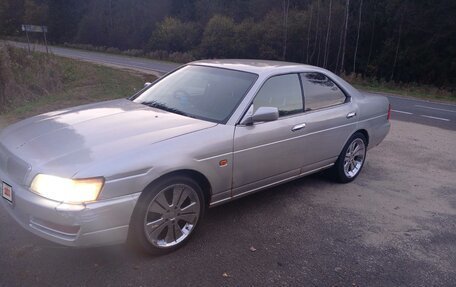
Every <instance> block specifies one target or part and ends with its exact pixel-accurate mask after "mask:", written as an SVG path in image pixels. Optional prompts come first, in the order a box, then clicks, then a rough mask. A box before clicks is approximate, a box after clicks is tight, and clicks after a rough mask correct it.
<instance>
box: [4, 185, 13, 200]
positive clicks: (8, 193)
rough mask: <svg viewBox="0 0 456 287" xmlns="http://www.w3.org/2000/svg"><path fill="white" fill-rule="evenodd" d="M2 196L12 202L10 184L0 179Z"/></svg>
mask: <svg viewBox="0 0 456 287" xmlns="http://www.w3.org/2000/svg"><path fill="white" fill-rule="evenodd" d="M2 197H3V198H4V199H6V200H8V201H9V202H11V203H12V202H13V188H12V187H11V185H9V184H7V183H6V182H3V181H2Z"/></svg>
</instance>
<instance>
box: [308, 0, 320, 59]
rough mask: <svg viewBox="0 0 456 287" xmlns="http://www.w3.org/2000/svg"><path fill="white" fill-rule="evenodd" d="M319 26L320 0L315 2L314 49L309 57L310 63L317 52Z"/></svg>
mask: <svg viewBox="0 0 456 287" xmlns="http://www.w3.org/2000/svg"><path fill="white" fill-rule="evenodd" d="M319 24H320V0H317V26H315V46H314V49H313V50H312V54H311V55H310V61H311V62H312V59H313V56H314V55H315V51H316V50H317V46H318V31H319V26H318V25H319Z"/></svg>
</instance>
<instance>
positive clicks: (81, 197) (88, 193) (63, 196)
mask: <svg viewBox="0 0 456 287" xmlns="http://www.w3.org/2000/svg"><path fill="white" fill-rule="evenodd" d="M103 184H104V178H102V177H96V178H89V179H68V178H62V177H58V176H53V175H46V174H38V175H37V176H35V178H34V179H33V181H32V184H31V186H30V189H31V190H32V191H33V192H35V193H38V194H39V195H41V196H43V197H46V198H49V199H52V200H55V201H60V202H66V203H83V202H89V201H95V200H96V199H97V198H98V194H99V193H100V191H101V188H102V187H103Z"/></svg>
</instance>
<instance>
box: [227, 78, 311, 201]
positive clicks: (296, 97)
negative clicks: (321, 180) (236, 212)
mask: <svg viewBox="0 0 456 287" xmlns="http://www.w3.org/2000/svg"><path fill="white" fill-rule="evenodd" d="M259 107H277V108H278V109H279V119H278V120H276V121H272V122H260V123H254V124H253V125H250V126H242V125H238V126H237V127H236V129H235V135H234V165H233V166H234V171H233V196H235V195H239V194H242V193H244V192H248V191H253V190H254V189H256V188H260V187H264V186H267V185H268V184H271V183H275V182H278V181H281V180H286V179H289V178H292V177H295V176H297V175H299V173H300V169H301V166H302V155H301V151H302V127H303V126H302V123H303V122H302V121H303V117H304V114H303V97H302V90H301V84H300V79H299V75H298V74H286V75H279V76H274V77H272V78H270V79H268V80H267V81H266V82H265V83H264V84H263V86H262V87H261V89H260V90H259V92H258V93H257V95H256V96H255V99H254V101H253V112H255V111H256V109H258V108H259Z"/></svg>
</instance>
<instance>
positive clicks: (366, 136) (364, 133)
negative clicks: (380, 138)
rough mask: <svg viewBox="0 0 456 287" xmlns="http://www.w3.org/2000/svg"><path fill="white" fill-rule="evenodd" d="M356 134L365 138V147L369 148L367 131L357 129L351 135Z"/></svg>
mask: <svg viewBox="0 0 456 287" xmlns="http://www.w3.org/2000/svg"><path fill="white" fill-rule="evenodd" d="M356 133H361V134H362V135H363V136H364V137H365V138H366V141H367V142H366V147H367V146H369V133H368V132H367V130H365V129H359V130H357V131H356V132H354V133H353V134H356Z"/></svg>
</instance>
